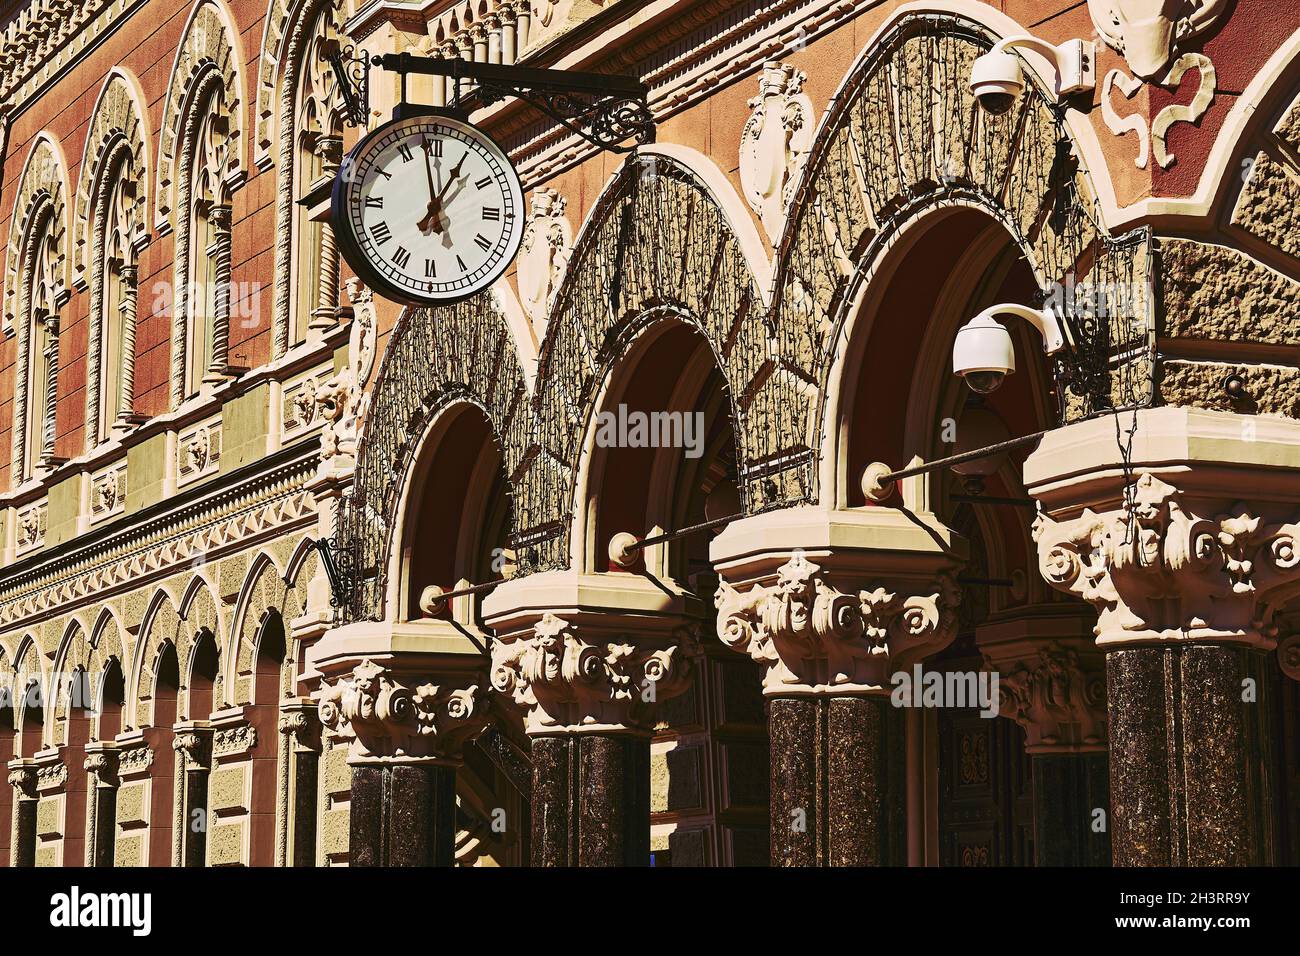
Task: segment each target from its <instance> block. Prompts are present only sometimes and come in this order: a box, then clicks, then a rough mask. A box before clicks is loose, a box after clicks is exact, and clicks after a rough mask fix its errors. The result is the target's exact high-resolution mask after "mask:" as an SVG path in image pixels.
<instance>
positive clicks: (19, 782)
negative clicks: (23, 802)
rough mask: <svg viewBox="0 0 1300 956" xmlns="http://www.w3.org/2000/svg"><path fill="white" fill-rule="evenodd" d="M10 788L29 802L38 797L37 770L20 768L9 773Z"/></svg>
mask: <svg viewBox="0 0 1300 956" xmlns="http://www.w3.org/2000/svg"><path fill="white" fill-rule="evenodd" d="M9 786H11V787H13V788H14V789H15V790H17V791H18V793H19V794H21V795H22V796H24V797H27V798H28V799H29V800H30V799H34V798H35V797H36V768H35V767H18V768H16V769H14V770H10V771H9Z"/></svg>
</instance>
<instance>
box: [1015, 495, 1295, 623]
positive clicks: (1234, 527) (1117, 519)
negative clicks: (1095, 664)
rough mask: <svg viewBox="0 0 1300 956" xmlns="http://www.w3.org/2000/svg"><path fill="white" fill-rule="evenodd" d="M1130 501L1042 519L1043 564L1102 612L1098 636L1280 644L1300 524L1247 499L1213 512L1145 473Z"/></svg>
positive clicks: (1047, 574) (1038, 522)
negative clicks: (1276, 517) (1280, 619)
mask: <svg viewBox="0 0 1300 956" xmlns="http://www.w3.org/2000/svg"><path fill="white" fill-rule="evenodd" d="M1125 500H1126V501H1128V502H1129V505H1128V507H1127V508H1124V507H1121V508H1118V509H1115V510H1112V511H1107V512H1104V513H1097V512H1094V511H1092V510H1090V509H1085V510H1084V511H1083V513H1082V514H1081V515H1080V516H1079V517H1077V518H1073V519H1069V520H1065V521H1056V520H1054V519H1053V518H1051V517H1049V516H1048V515H1046V514H1045V513H1043V512H1041V511H1040V512H1039V515H1038V517H1037V519H1035V521H1034V525H1033V534H1034V540H1035V541H1036V542H1037V545H1038V561H1039V570H1040V573H1041V574H1042V575H1043V578H1044V579H1045V580H1046V581H1047V582H1048V584H1050V585H1052V586H1053V587H1054V588H1056V589H1057V590H1060V591H1065V592H1067V593H1070V594H1074V595H1076V596H1077V597H1080V598H1082V599H1083V600H1084V601H1087V602H1088V603H1089V604H1091V605H1093V607H1095V608H1096V609H1097V611H1098V620H1097V626H1096V631H1095V633H1096V635H1097V637H1098V639H1099V642H1102V643H1116V642H1133V643H1137V642H1143V641H1162V640H1174V641H1176V640H1215V641H1230V642H1234V643H1241V644H1247V645H1251V646H1261V647H1269V648H1271V647H1272V646H1273V645H1274V643H1275V642H1274V638H1275V637H1276V634H1277V624H1276V623H1275V621H1274V616H1275V614H1276V612H1277V610H1278V608H1279V607H1280V605H1281V604H1282V603H1284V602H1285V601H1286V600H1287V599H1289V598H1290V597H1292V596H1294V595H1295V594H1297V593H1300V553H1298V552H1297V549H1296V537H1297V535H1300V524H1296V523H1294V522H1280V523H1267V522H1265V521H1264V520H1263V519H1262V518H1261V517H1260V516H1259V515H1258V514H1255V513H1254V509H1252V507H1251V506H1249V505H1247V504H1245V503H1239V504H1237V505H1235V506H1234V507H1233V508H1231V509H1229V510H1228V511H1227V512H1225V513H1222V514H1218V515H1215V516H1213V517H1210V518H1205V517H1201V516H1199V515H1197V514H1196V513H1194V512H1193V511H1192V510H1191V509H1190V507H1189V506H1187V505H1186V504H1185V502H1184V501H1183V496H1182V494H1181V493H1180V492H1179V490H1178V489H1177V488H1175V487H1173V486H1172V485H1170V484H1168V483H1167V482H1164V481H1162V480H1161V479H1159V478H1157V477H1156V476H1155V475H1153V474H1150V473H1144V474H1142V475H1141V476H1140V477H1139V478H1137V479H1136V481H1134V482H1133V484H1132V485H1130V486H1129V488H1128V489H1127V491H1126V495H1125Z"/></svg>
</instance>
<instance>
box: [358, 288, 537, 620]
mask: <svg viewBox="0 0 1300 956" xmlns="http://www.w3.org/2000/svg"><path fill="white" fill-rule="evenodd" d="M525 359H526V354H524V353H523V349H522V347H521V343H519V341H518V340H517V339H516V338H515V337H514V335H513V334H512V331H511V328H510V326H509V324H508V322H507V321H506V319H505V318H504V317H503V314H502V309H501V307H500V305H499V302H498V299H497V293H496V292H495V291H494V290H487V291H486V292H483V293H480V294H479V295H477V296H474V297H473V298H471V299H467V300H465V301H464V302H460V303H457V304H455V305H452V306H446V307H443V308H438V309H407V310H405V311H403V313H402V314H401V316H400V317H399V318H398V321H397V324H396V326H395V327H394V328H393V331H392V333H391V334H390V336H389V340H388V346H387V348H386V349H385V351H384V356H383V361H382V363H381V365H380V369H379V374H378V376H377V377H376V380H375V384H374V386H373V387H372V388H371V392H370V396H371V397H370V407H369V411H368V413H367V414H366V415H365V430H364V431H363V433H362V435H361V438H360V440H359V443H358V451H357V468H356V477H355V481H354V487H353V492H352V495H351V496H350V497H349V498H348V499H347V507H346V508H345V510H344V511H343V512H342V513H341V515H340V524H339V529H340V538H341V540H343V541H344V542H346V544H347V547H348V548H349V551H348V555H349V559H350V560H351V561H353V562H354V563H355V578H354V582H353V588H354V590H353V593H352V595H351V601H350V602H349V603H350V613H351V615H352V616H353V617H354V618H357V619H373V620H383V619H384V616H385V603H386V597H387V595H388V591H389V589H388V568H389V559H390V557H391V555H392V553H393V549H394V548H395V547H396V546H397V545H396V541H395V532H396V529H397V528H398V527H399V526H400V520H399V515H398V509H399V507H400V502H401V500H402V496H403V490H404V481H405V476H407V475H408V474H409V473H410V470H411V467H412V463H413V461H414V455H415V452H416V449H417V448H418V447H419V444H420V440H421V438H422V437H423V436H424V434H425V433H426V431H427V430H428V429H429V427H430V426H431V424H432V423H433V421H434V420H435V419H436V418H437V417H438V415H439V414H440V413H441V412H442V410H443V409H444V408H446V407H447V406H448V405H450V404H451V403H453V402H469V403H471V404H473V405H476V406H478V408H479V409H480V410H481V411H482V412H483V414H484V415H485V416H486V417H487V419H488V421H489V422H490V423H491V425H492V432H493V437H494V440H495V441H496V442H497V444H498V445H499V447H500V450H501V457H502V460H503V461H504V463H505V470H506V475H507V477H508V479H509V482H510V488H511V492H512V498H513V505H514V506H513V507H512V509H511V511H512V515H511V519H510V521H511V531H512V535H511V537H512V539H513V538H514V533H513V532H515V531H517V529H518V528H519V527H520V525H521V523H526V522H528V521H529V520H530V515H531V512H525V513H523V514H521V512H520V510H519V498H518V495H517V494H516V493H515V492H516V490H517V488H518V484H519V481H520V476H521V474H522V473H523V472H524V471H525V470H526V469H527V468H529V466H530V462H531V460H532V456H535V455H536V448H535V447H534V446H533V439H532V436H533V428H532V409H531V403H530V392H529V388H528V383H527V379H526V377H525V374H524V371H523V370H524V361H525ZM485 368H486V369H488V370H489V371H488V372H487V374H483V373H482V370H483V369H485Z"/></svg>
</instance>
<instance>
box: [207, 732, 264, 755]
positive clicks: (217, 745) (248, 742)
mask: <svg viewBox="0 0 1300 956" xmlns="http://www.w3.org/2000/svg"><path fill="white" fill-rule="evenodd" d="M256 746H257V728H256V727H254V726H252V725H251V724H236V725H235V726H233V727H222V728H220V729H219V730H217V731H216V732H215V733H214V734H213V735H212V756H213V759H216V758H219V757H231V756H236V755H239V754H245V753H248V752H249V751H250V750H252V749H253V748H254V747H256Z"/></svg>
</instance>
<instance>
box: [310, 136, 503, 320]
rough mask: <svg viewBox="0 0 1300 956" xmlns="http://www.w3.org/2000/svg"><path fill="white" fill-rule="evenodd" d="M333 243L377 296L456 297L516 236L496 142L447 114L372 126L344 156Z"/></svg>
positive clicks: (488, 278)
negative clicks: (370, 131)
mask: <svg viewBox="0 0 1300 956" xmlns="http://www.w3.org/2000/svg"><path fill="white" fill-rule="evenodd" d="M331 212H332V217H333V221H334V229H335V233H336V235H337V237H338V241H339V248H340V250H341V251H342V252H343V254H344V256H345V258H346V259H347V260H348V264H349V265H351V266H352V268H353V269H354V270H355V271H356V273H357V275H358V276H359V277H360V278H361V279H362V280H363V281H364V282H366V283H367V284H368V285H370V286H372V287H374V289H375V290H376V291H377V292H379V293H380V294H381V295H385V296H387V297H388V298H391V299H394V300H396V301H398V302H404V303H407V304H410V305H438V304H442V303H446V302H455V301H457V300H459V299H464V298H466V297H467V296H471V295H473V294H474V293H475V292H478V291H479V290H481V289H484V288H486V287H487V286H489V285H491V284H492V283H493V282H494V281H495V280H496V279H497V278H498V277H499V276H500V275H501V273H503V272H504V271H505V270H506V268H507V267H508V266H509V265H510V263H511V261H512V260H513V259H514V256H515V253H516V251H518V249H519V240H520V239H521V238H522V237H523V190H522V189H521V188H520V185H519V177H518V176H517V175H516V173H515V170H514V167H513V166H511V165H510V161H509V160H508V159H507V158H506V156H505V154H504V153H502V152H501V150H500V149H499V148H498V147H497V145H496V143H494V142H492V140H490V139H488V137H487V136H485V135H484V134H483V133H481V132H479V131H478V130H476V129H475V128H474V127H472V126H470V125H469V124H467V123H463V122H461V121H459V120H456V119H452V118H451V117H447V116H437V115H435V116H414V117H408V118H406V119H401V120H396V121H394V122H391V123H388V124H386V125H384V126H381V127H380V128H379V129H377V130H375V131H374V132H373V133H371V134H370V135H368V136H367V137H366V138H365V139H363V140H362V141H361V142H360V143H358V144H357V146H356V147H355V148H354V149H353V150H352V152H351V153H350V154H349V155H348V157H347V159H346V160H344V163H343V166H342V168H341V169H340V172H339V175H338V177H337V178H336V180H335V183H334V194H333V199H332V207H331Z"/></svg>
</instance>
